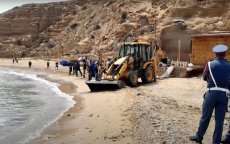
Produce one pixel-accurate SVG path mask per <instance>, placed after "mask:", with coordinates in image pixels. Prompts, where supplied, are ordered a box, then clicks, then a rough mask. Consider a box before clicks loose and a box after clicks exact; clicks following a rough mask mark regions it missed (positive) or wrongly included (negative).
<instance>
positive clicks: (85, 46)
mask: <svg viewBox="0 0 230 144" xmlns="http://www.w3.org/2000/svg"><path fill="white" fill-rule="evenodd" d="M67 3H68V4H67ZM62 5H64V6H65V8H64V9H66V10H68V12H69V11H71V13H69V14H65V15H63V14H62V15H61V16H62V17H61V19H59V20H57V21H56V22H55V24H52V25H50V26H47V27H46V28H45V27H44V29H41V30H40V31H39V32H38V33H35V34H34V33H33V35H32V36H29V37H28V36H27V39H33V40H32V42H33V43H32V45H31V46H30V47H29V48H28V46H27V48H26V47H23V44H22V43H19V44H18V43H16V44H17V45H21V46H22V48H21V49H24V52H23V53H20V52H17V53H16V52H15V51H13V52H12V51H11V50H10V49H9V48H8V47H9V46H3V45H1V46H0V47H1V49H2V51H1V56H2V57H5V56H6V53H7V54H8V55H7V56H11V55H12V54H14V55H18V56H40V57H41V56H47V57H59V56H61V55H62V54H64V53H70V54H73V55H81V54H85V53H96V54H97V52H98V51H100V52H102V53H103V54H104V56H105V58H106V56H111V55H113V53H114V50H116V49H117V43H119V42H124V41H132V40H142V39H143V40H147V41H151V40H154V39H161V44H162V46H163V48H164V49H165V50H166V51H169V52H170V51H173V48H175V46H174V43H173V42H172V41H173V40H174V39H175V38H176V37H185V36H187V38H186V39H185V40H188V43H189V35H190V34H194V33H204V32H210V31H229V29H230V25H229V17H230V12H229V5H230V2H228V1H223V0H222V1H204V2H202V3H198V2H197V1H196V0H170V1H167V0H161V1H159V0H97V1H89V0H88V1H83V0H75V1H74V0H73V1H69V2H63V3H62ZM57 7H58V6H57ZM59 7H60V5H59ZM61 8H62V9H63V7H61ZM14 11H17V10H14ZM6 14H7V13H6ZM6 14H3V15H2V17H5V16H6ZM41 16H43V14H42V13H41ZM48 18H49V17H48ZM52 18H53V17H50V19H52ZM176 18H180V19H183V20H185V25H176V24H175V23H173V20H174V19H176ZM28 19H30V18H28ZM44 22H46V20H44ZM0 28H1V27H0ZM28 29H29V28H28ZM35 31H36V30H35ZM0 34H1V30H0ZM23 38H24V37H23ZM24 39H25V38H24ZM16 40H18V39H17V38H16ZM20 42H21V41H20ZM188 45H189V44H188ZM21 46H20V47H21ZM12 47H14V46H12ZM11 49H14V48H11ZM184 49H185V50H184V51H185V52H186V53H187V51H188V50H189V49H190V48H189V47H184ZM9 53H10V54H9Z"/></svg>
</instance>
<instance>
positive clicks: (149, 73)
mask: <svg viewBox="0 0 230 144" xmlns="http://www.w3.org/2000/svg"><path fill="white" fill-rule="evenodd" d="M153 79H154V81H155V80H156V78H155V74H154V69H153V66H148V67H147V68H146V69H145V71H144V73H143V76H142V78H141V80H142V83H150V82H152V80H153Z"/></svg>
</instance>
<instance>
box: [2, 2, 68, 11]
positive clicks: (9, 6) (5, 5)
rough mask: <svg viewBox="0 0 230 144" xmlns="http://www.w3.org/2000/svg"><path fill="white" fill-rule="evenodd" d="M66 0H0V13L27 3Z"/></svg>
mask: <svg viewBox="0 0 230 144" xmlns="http://www.w3.org/2000/svg"><path fill="white" fill-rule="evenodd" d="M58 1H67V0H0V13H3V12H5V11H8V10H10V9H12V8H14V7H16V6H21V5H23V4H29V3H47V2H58Z"/></svg>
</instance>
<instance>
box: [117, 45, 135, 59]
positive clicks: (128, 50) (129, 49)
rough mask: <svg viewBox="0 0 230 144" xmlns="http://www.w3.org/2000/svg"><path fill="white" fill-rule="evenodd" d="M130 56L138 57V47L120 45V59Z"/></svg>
mask: <svg viewBox="0 0 230 144" xmlns="http://www.w3.org/2000/svg"><path fill="white" fill-rule="evenodd" d="M129 54H130V55H132V56H133V57H135V58H137V57H138V45H122V47H121V49H120V54H119V56H120V57H124V56H128V55H129Z"/></svg>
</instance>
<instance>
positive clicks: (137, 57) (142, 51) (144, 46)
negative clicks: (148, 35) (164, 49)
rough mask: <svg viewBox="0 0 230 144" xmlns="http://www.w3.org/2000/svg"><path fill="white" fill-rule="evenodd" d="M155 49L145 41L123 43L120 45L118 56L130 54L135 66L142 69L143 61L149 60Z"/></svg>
mask: <svg viewBox="0 0 230 144" xmlns="http://www.w3.org/2000/svg"><path fill="white" fill-rule="evenodd" d="M154 53H155V50H154V48H153V47H151V46H150V44H149V43H147V42H135V43H124V44H122V45H121V47H120V52H119V57H120V58H121V57H126V56H132V57H133V58H134V61H135V67H136V68H139V69H142V68H143V65H144V63H146V62H148V61H151V59H152V58H153V57H154Z"/></svg>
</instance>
